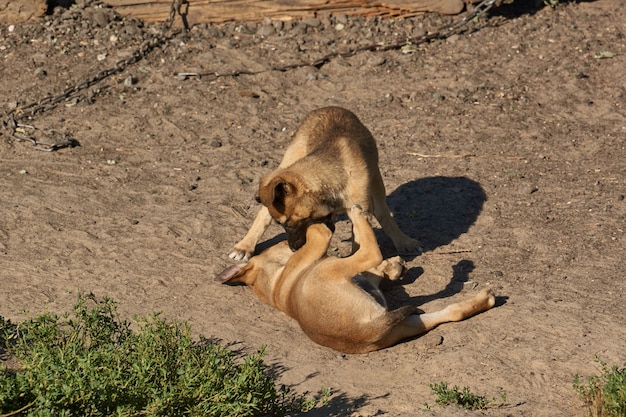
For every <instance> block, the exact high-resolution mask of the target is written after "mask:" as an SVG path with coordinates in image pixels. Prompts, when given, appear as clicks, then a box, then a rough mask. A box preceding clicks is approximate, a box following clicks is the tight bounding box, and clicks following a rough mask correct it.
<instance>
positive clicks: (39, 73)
mask: <svg viewBox="0 0 626 417" xmlns="http://www.w3.org/2000/svg"><path fill="white" fill-rule="evenodd" d="M33 75H34V76H35V77H37V78H39V79H40V80H43V79H44V78H46V75H48V73H47V72H46V70H45V69H43V68H37V69H36V70H35V71H34V72H33Z"/></svg>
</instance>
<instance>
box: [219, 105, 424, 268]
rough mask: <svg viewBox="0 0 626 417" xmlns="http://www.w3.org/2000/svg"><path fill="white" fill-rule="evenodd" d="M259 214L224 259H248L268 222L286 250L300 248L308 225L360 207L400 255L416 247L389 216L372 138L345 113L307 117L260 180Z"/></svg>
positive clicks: (323, 112)
mask: <svg viewBox="0 0 626 417" xmlns="http://www.w3.org/2000/svg"><path fill="white" fill-rule="evenodd" d="M259 202H261V203H262V204H263V207H262V208H261V210H260V211H259V213H258V215H257V216H256V219H255V220H254V223H253V224H252V227H251V228H250V230H249V231H248V233H247V234H246V236H245V237H244V238H243V239H242V240H241V241H240V242H239V243H237V244H236V245H235V247H234V248H233V249H232V250H231V252H230V254H229V256H230V257H231V258H232V259H235V260H238V261H239V260H248V259H250V257H251V256H252V254H253V252H254V249H255V247H256V244H257V243H258V241H259V240H260V239H261V237H262V236H263V233H264V232H265V230H266V229H267V227H268V226H269V224H270V222H271V220H272V218H273V219H274V220H276V221H277V222H278V223H280V224H281V225H283V227H284V228H285V232H286V234H287V241H288V242H289V246H290V247H291V249H292V250H297V249H298V248H300V247H301V246H302V245H303V244H304V241H305V238H306V230H307V228H308V227H309V226H310V225H311V224H313V223H319V222H325V223H326V224H328V225H330V224H331V223H333V222H334V220H335V217H336V215H337V214H339V213H345V212H346V209H348V208H350V207H352V206H353V205H355V204H356V205H360V206H361V207H363V208H364V209H365V210H366V211H369V212H371V213H373V214H374V216H375V217H376V219H377V220H378V222H379V223H380V225H381V227H382V229H383V230H384V231H385V233H386V234H387V235H388V236H389V237H390V238H391V239H392V240H393V243H394V245H395V247H396V249H397V250H398V251H399V252H400V253H402V254H418V253H419V252H420V243H419V242H418V241H417V240H415V239H412V238H410V237H408V236H407V235H405V234H404V233H402V231H401V230H400V228H399V227H398V225H397V224H396V222H395V221H394V220H393V218H392V217H391V213H390V212H389V207H387V202H386V194H385V186H384V184H383V179H382V176H381V175H380V171H379V169H378V151H377V149H376V143H375V142H374V138H373V137H372V134H371V133H370V132H369V130H367V128H366V127H365V126H364V125H363V124H362V123H361V122H360V121H359V119H358V118H357V117H356V116H355V115H354V114H352V113H351V112H349V111H348V110H345V109H342V108H340V107H325V108H322V109H319V110H315V111H313V112H312V113H311V114H309V115H308V116H307V118H306V119H305V120H304V122H303V123H302V125H301V126H300V128H299V129H298V131H297V132H296V134H295V137H294V140H293V142H292V143H291V145H290V146H289V147H288V148H287V150H286V152H285V155H284V157H283V160H282V162H281V163H280V165H279V166H278V168H277V169H276V170H275V171H274V172H272V173H270V174H268V175H266V176H265V177H263V178H262V179H261V182H260V184H259Z"/></svg>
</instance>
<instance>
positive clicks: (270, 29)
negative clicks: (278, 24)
mask: <svg viewBox="0 0 626 417" xmlns="http://www.w3.org/2000/svg"><path fill="white" fill-rule="evenodd" d="M256 34H257V35H258V36H262V37H264V38H267V37H268V36H270V35H273V34H274V26H272V25H262V26H260V27H259V29H258V30H257V31H256Z"/></svg>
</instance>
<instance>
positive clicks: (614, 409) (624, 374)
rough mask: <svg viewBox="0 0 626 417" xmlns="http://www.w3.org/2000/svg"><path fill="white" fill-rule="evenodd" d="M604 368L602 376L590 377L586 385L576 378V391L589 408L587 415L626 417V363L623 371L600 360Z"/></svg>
mask: <svg viewBox="0 0 626 417" xmlns="http://www.w3.org/2000/svg"><path fill="white" fill-rule="evenodd" d="M596 361H597V362H598V363H599V364H600V367H601V368H602V374H601V375H600V376H590V377H588V378H587V381H586V383H584V382H582V380H581V377H580V376H579V375H578V374H576V375H575V376H574V389H576V391H578V394H579V395H580V397H581V398H582V399H583V401H584V402H585V405H586V406H587V415H589V416H592V417H626V363H625V364H624V365H623V367H622V368H621V369H619V368H618V367H617V366H615V365H614V366H611V367H610V368H609V367H608V365H607V364H606V363H605V362H602V361H601V360H600V359H599V358H596Z"/></svg>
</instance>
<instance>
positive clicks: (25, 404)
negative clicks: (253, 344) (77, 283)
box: [0, 295, 327, 417]
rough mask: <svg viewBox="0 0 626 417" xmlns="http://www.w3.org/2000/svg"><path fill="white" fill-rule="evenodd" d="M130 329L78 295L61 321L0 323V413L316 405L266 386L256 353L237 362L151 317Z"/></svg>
mask: <svg viewBox="0 0 626 417" xmlns="http://www.w3.org/2000/svg"><path fill="white" fill-rule="evenodd" d="M137 324H138V331H137V332H134V331H132V330H131V328H130V323H129V322H126V321H121V320H119V319H118V318H117V317H116V308H115V303H114V302H113V301H112V300H110V299H108V298H104V299H102V300H96V298H95V297H94V296H93V295H89V296H81V297H80V298H79V301H78V303H77V304H76V306H75V307H74V314H73V315H72V317H71V318H70V315H69V314H66V315H64V316H62V317H58V316H57V315H54V314H50V313H47V314H43V315H41V316H39V317H36V318H34V319H31V320H28V321H25V322H24V323H21V324H19V325H14V324H12V323H11V322H10V321H7V320H5V319H4V318H2V317H0V354H1V353H2V351H7V352H10V353H11V355H13V356H14V357H15V358H17V359H18V363H19V365H18V366H17V369H7V367H6V366H2V365H1V364H0V414H11V415H13V414H18V413H19V415H29V416H42V417H43V416H114V415H115V416H138V415H141V416H171V417H175V416H258V415H263V416H284V415H285V414H287V413H290V412H293V411H306V410H307V409H310V408H312V407H314V406H315V405H316V402H317V400H315V399H311V398H305V397H301V396H296V395H294V394H292V393H290V391H289V389H288V388H286V387H285V386H281V387H277V386H276V384H275V381H274V377H273V376H272V375H271V374H270V372H269V371H268V369H267V367H266V366H265V365H264V363H263V360H262V358H263V349H261V350H259V351H258V352H256V353H255V354H252V355H248V356H245V357H243V358H240V357H239V356H238V355H236V354H235V353H233V352H232V351H230V350H227V349H225V348H223V347H221V346H220V345H219V344H218V343H215V342H211V341H209V340H206V339H203V338H201V339H200V340H199V341H193V340H192V339H191V337H190V329H189V326H188V325H187V324H183V323H169V322H167V321H165V320H164V319H163V318H161V317H160V316H159V315H158V314H154V315H153V316H151V317H149V318H142V319H139V320H137ZM323 397H327V395H323ZM324 399H325V398H324ZM18 410H21V411H18Z"/></svg>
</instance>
